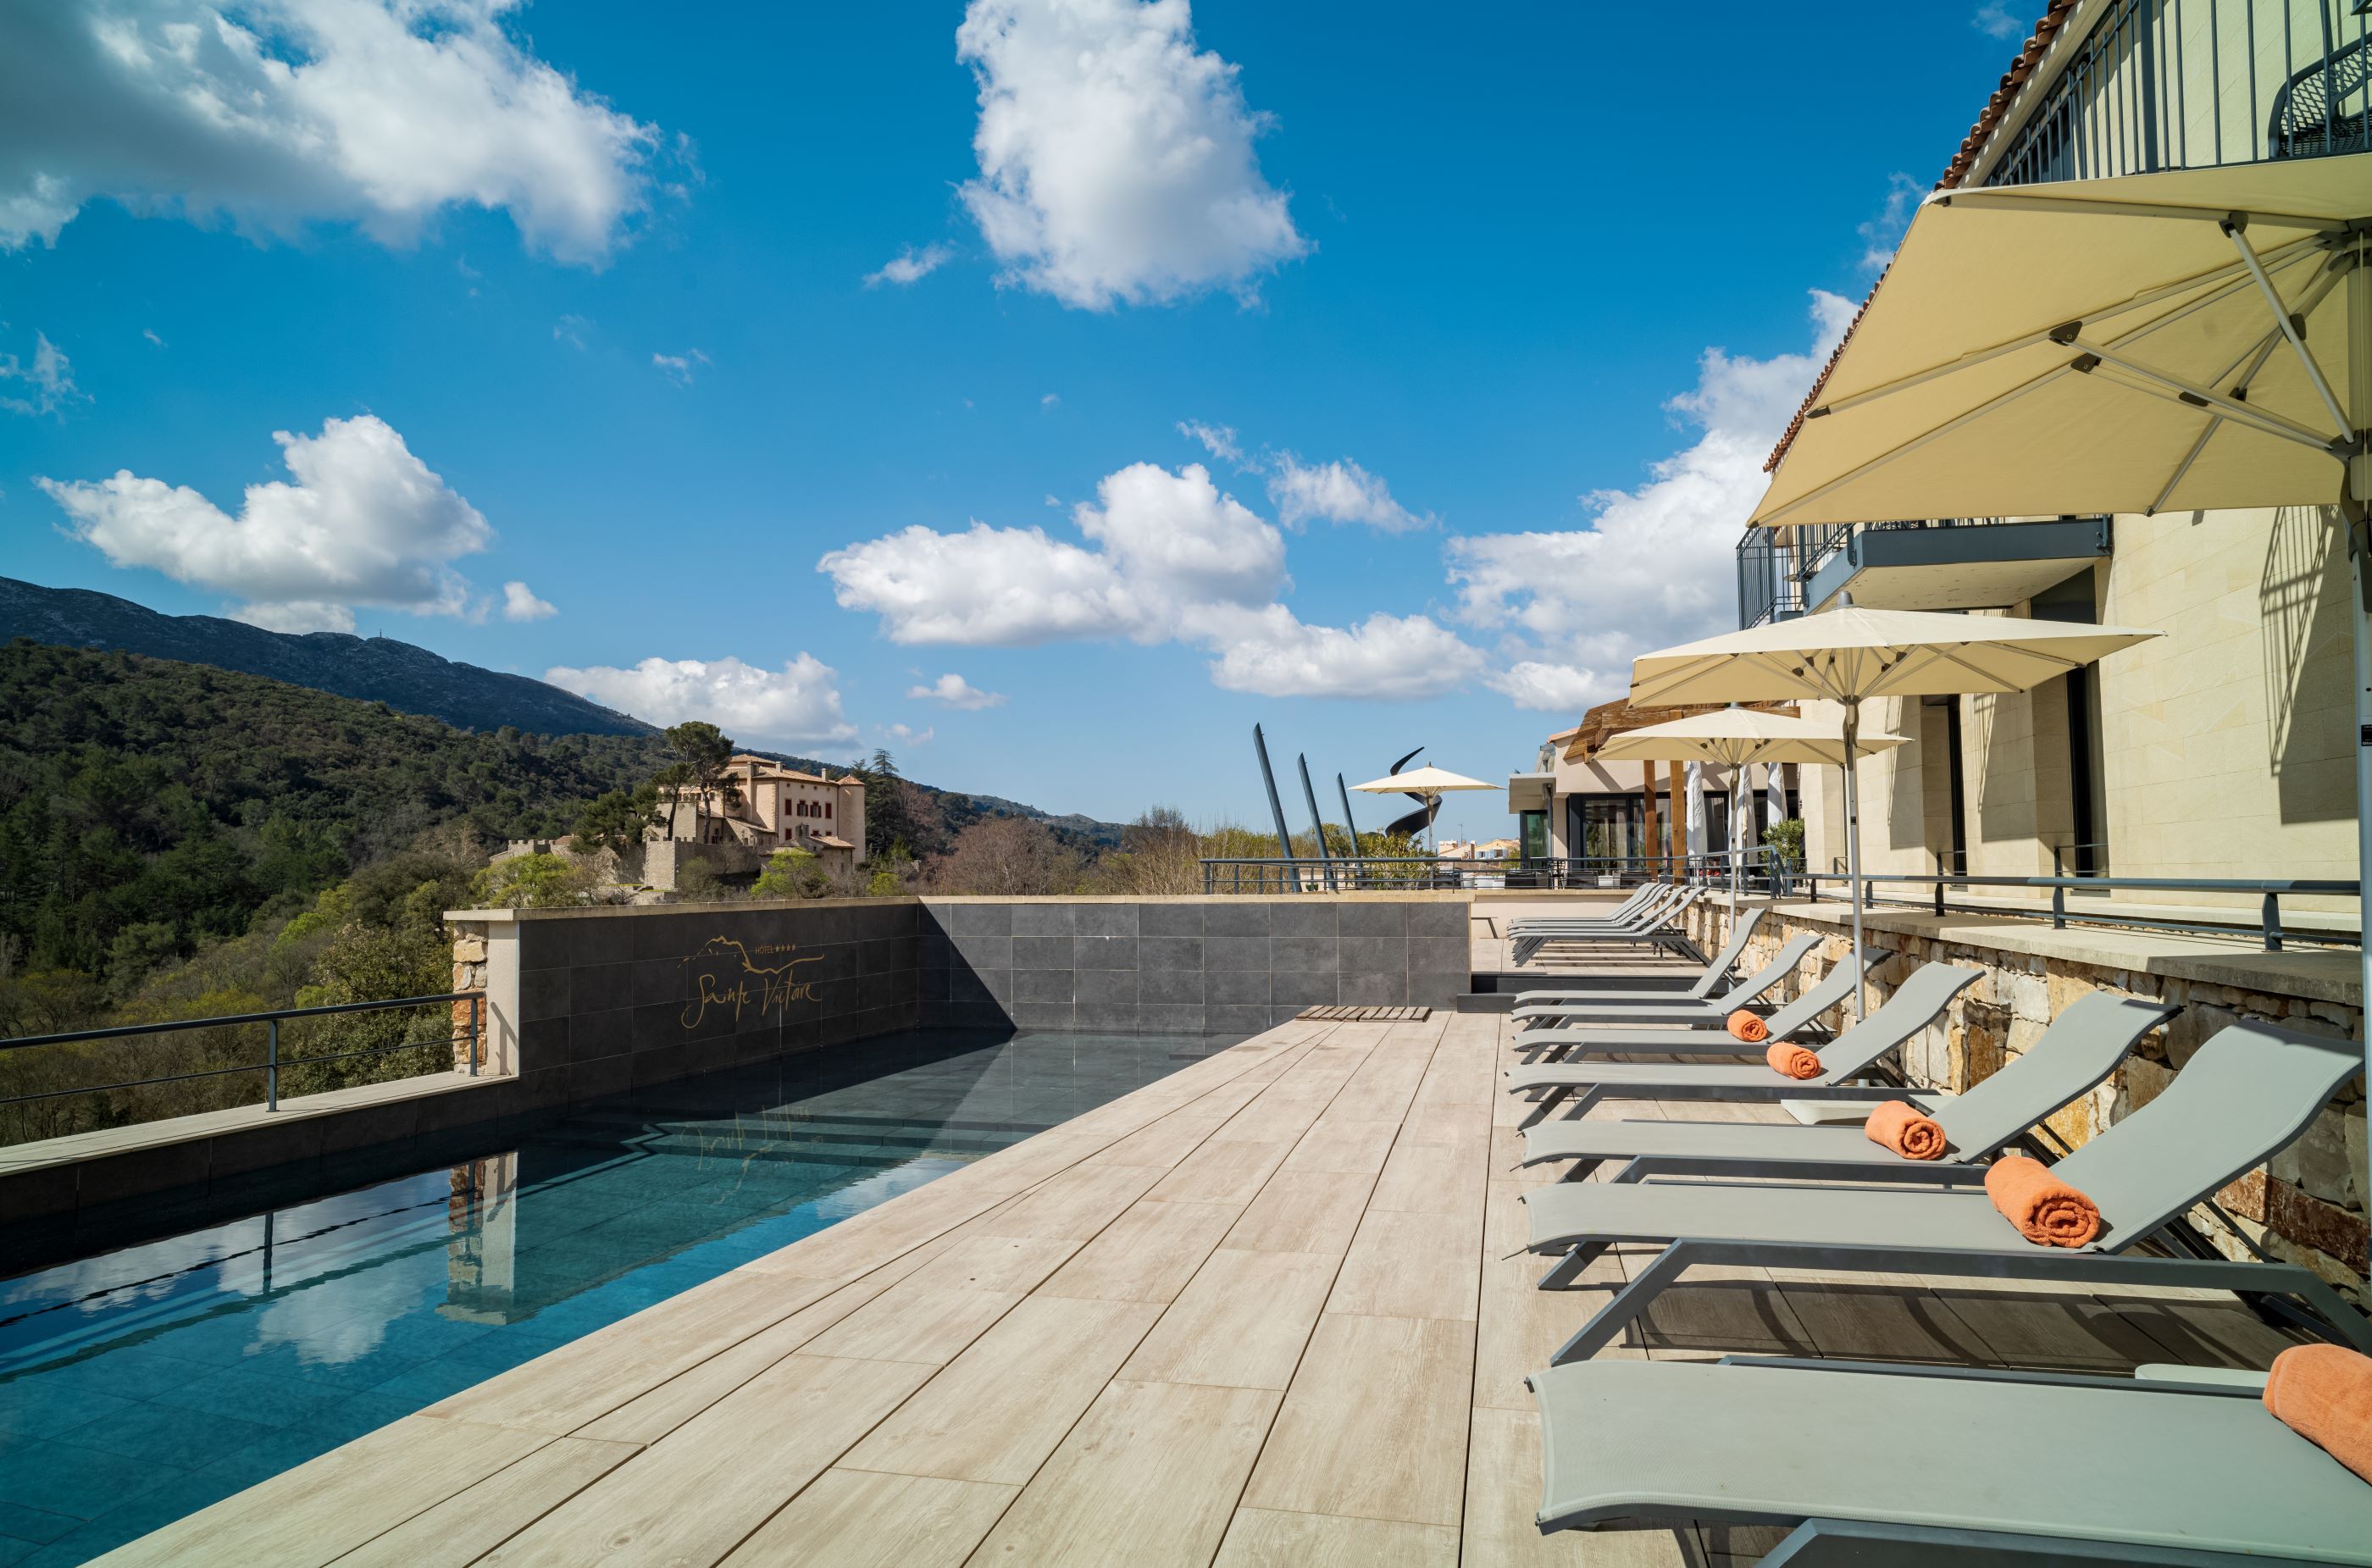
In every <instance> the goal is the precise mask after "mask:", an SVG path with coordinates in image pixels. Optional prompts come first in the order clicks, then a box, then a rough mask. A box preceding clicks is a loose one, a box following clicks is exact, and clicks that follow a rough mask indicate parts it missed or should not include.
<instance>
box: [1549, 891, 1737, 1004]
mask: <svg viewBox="0 0 2372 1568" xmlns="http://www.w3.org/2000/svg"><path fill="white" fill-rule="evenodd" d="M1769 912H1770V906H1769V905H1767V904H1765V905H1761V906H1758V907H1756V908H1753V909H1748V910H1741V911H1740V912H1738V918H1737V919H1736V920H1733V921H1732V922H1730V926H1729V939H1728V940H1727V941H1726V942H1724V943H1723V944H1722V945H1721V951H1720V952H1718V953H1716V954H1715V955H1714V958H1713V962H1711V963H1709V964H1707V965H1705V967H1704V972H1703V973H1702V974H1700V975H1698V976H1697V978H1696V981H1695V982H1694V983H1692V984H1691V985H1690V986H1689V987H1688V988H1687V989H1686V990H1684V991H1519V992H1517V993H1516V1006H1515V1015H1516V1016H1517V1017H1518V1018H1521V1017H1525V1016H1529V1015H1534V1014H1538V1013H1541V1012H1542V1011H1545V1012H1547V1013H1551V1014H1553V1013H1560V1012H1563V1011H1564V1007H1563V1006H1562V1004H1565V1003H1571V1004H1574V1005H1577V1006H1586V1007H1596V1006H1601V1005H1621V1004H1623V1003H1626V1002H1641V1003H1661V1004H1663V1005H1668V1006H1681V1005H1688V1004H1690V1003H1693V1002H1703V1001H1704V1000H1705V999H1706V998H1708V997H1710V996H1712V995H1713V993H1714V992H1715V989H1716V988H1718V987H1720V986H1723V985H1727V984H1728V983H1729V978H1730V975H1731V973H1732V972H1733V971H1734V970H1736V969H1737V968H1738V960H1739V959H1740V958H1744V957H1745V956H1746V945H1747V943H1748V942H1750V941H1751V940H1752V939H1753V936H1754V928H1755V927H1756V926H1758V925H1760V924H1762V917H1763V916H1764V915H1765V914H1767V913H1769Z"/></svg>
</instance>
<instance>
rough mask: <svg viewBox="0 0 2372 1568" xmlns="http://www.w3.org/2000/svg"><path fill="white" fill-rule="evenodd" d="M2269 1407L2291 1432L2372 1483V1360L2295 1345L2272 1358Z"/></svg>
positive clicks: (2336, 1348)
mask: <svg viewBox="0 0 2372 1568" xmlns="http://www.w3.org/2000/svg"><path fill="white" fill-rule="evenodd" d="M2265 1408H2266V1409H2267V1410H2269V1411H2273V1414H2274V1415H2275V1416H2276V1417H2278V1418H2280V1420H2281V1423H2282V1424H2283V1425H2285V1426H2286V1427H2288V1428H2289V1429H2290V1430H2291V1431H2292V1432H2295V1433H2296V1434H2298V1435H2299V1436H2301V1437H2303V1438H2305V1439H2306V1440H2307V1441H2308V1442H2309V1443H2311V1444H2313V1445H2314V1446H2316V1447H2318V1448H2320V1449H2321V1450H2322V1451H2323V1452H2324V1453H2326V1454H2328V1455H2330V1456H2331V1458H2334V1459H2337V1460H2338V1461H2339V1462H2340V1463H2341V1464H2343V1465H2345V1466H2346V1467H2347V1468H2348V1469H2351V1470H2354V1471H2355V1473H2356V1474H2357V1475H2359V1476H2361V1477H2363V1478H2364V1479H2365V1480H2366V1481H2372V1356H2362V1355H2358V1354H2356V1353H2355V1352H2354V1351H2352V1350H2349V1349H2347V1348H2346V1347H2345V1346H2344V1345H2292V1346H2291V1347H2290V1348H2289V1349H2287V1350H2285V1351H2284V1352H2282V1353H2281V1354H2279V1355H2277V1356H2275V1357H2273V1373H2272V1375H2271V1376H2267V1377H2266V1379H2265Z"/></svg>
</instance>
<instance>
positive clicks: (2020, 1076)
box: [1523, 991, 2181, 1183]
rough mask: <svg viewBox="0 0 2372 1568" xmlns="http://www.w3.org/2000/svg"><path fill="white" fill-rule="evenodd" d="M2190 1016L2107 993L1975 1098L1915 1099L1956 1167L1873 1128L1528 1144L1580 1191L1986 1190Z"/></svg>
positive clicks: (1553, 1132) (1558, 1137)
mask: <svg viewBox="0 0 2372 1568" xmlns="http://www.w3.org/2000/svg"><path fill="white" fill-rule="evenodd" d="M2180 1011H2181V1009H2180V1007H2179V1006H2177V1005H2171V1004H2169V1003H2164V1002H2145V1001H2143V1000H2142V999H2141V998H2139V997H2137V996H2116V995H2112V994H2110V993H2108V992H2105V991H2095V992H2092V993H2089V994H2088V995H2085V996H2079V997H2077V998H2076V1000H2075V1001H2074V1002H2072V1003H2070V1004H2068V1005H2067V1006H2066V1007H2065V1008H2064V1010H2063V1011H2062V1012H2061V1013H2060V1015H2059V1016H2058V1017H2056V1018H2054V1019H2052V1022H2051V1027H2050V1028H2047V1029H2045V1030H2043V1032H2042V1038H2041V1039H2040V1040H2036V1041H2035V1042H2034V1044H2033V1046H2032V1047H2030V1048H2029V1050H2028V1051H2027V1052H2026V1053H2025V1054H2024V1055H2022V1056H2020V1057H2019V1058H2017V1061H2015V1062H2012V1063H2009V1064H2008V1065H2007V1066H2005V1067H2004V1068H2002V1069H2001V1070H2000V1071H1999V1072H1997V1073H1995V1074H1994V1075H1993V1076H1992V1077H1990V1078H1987V1079H1986V1080H1985V1081H1984V1082H1983V1083H1982V1084H1979V1085H1978V1086H1976V1087H1974V1088H1972V1089H1971V1090H1970V1091H1969V1092H1968V1093H1966V1094H1963V1095H1950V1094H1942V1093H1937V1092H1932V1091H1920V1090H1911V1089H1904V1090H1901V1091H1898V1093H1897V1094H1896V1096H1895V1098H1900V1099H1905V1100H1909V1101H1910V1102H1911V1103H1912V1104H1913V1105H1915V1106H1917V1107H1918V1108H1919V1109H1921V1110H1922V1111H1924V1112H1925V1113H1926V1114H1927V1115H1928V1116H1931V1117H1933V1118H1934V1119H1935V1121H1936V1124H1937V1125H1938V1126H1940V1127H1942V1128H1943V1130H1944V1148H1945V1154H1944V1157H1942V1158H1940V1159H1933V1160H1914V1159H1906V1158H1904V1157H1903V1156H1901V1155H1898V1154H1896V1153H1895V1152H1894V1151H1893V1150H1891V1149H1889V1148H1888V1147H1887V1146H1886V1145H1884V1144H1877V1143H1872V1142H1871V1141H1870V1140H1869V1138H1868V1137H1867V1136H1866V1135H1865V1134H1864V1133H1863V1132H1862V1130H1861V1128H1860V1127H1858V1126H1855V1125H1846V1124H1840V1123H1835V1122H1831V1123H1827V1124H1824V1125H1820V1126H1811V1127H1807V1126H1804V1125H1802V1124H1801V1123H1798V1122H1795V1121H1777V1122H1757V1121H1551V1122H1548V1123H1545V1124H1544V1125H1541V1126H1539V1127H1535V1128H1533V1129H1531V1131H1529V1132H1526V1133H1525V1134H1524V1158H1523V1163H1524V1164H1525V1165H1545V1164H1550V1163H1552V1162H1559V1161H1569V1162H1571V1168H1570V1169H1569V1170H1567V1171H1566V1172H1565V1175H1564V1179H1565V1180H1567V1181H1579V1180H1581V1179H1584V1178H1586V1177H1587V1176H1588V1175H1589V1174H1590V1173H1591V1172H1592V1171H1594V1170H1596V1169H1597V1168H1598V1167H1599V1166H1600V1165H1602V1164H1604V1163H1605V1162H1606V1161H1608V1160H1622V1161H1626V1162H1628V1163H1626V1164H1625V1165H1624V1166H1623V1167H1622V1169H1621V1170H1620V1171H1617V1172H1616V1173H1615V1174H1614V1175H1613V1177H1612V1178H1611V1179H1612V1180H1614V1181H1617V1182H1631V1181H1639V1180H1643V1179H1645V1178H1647V1177H1649V1176H1750V1177H1752V1176H1763V1177H1780V1178H1785V1179H1787V1180H1790V1181H1797V1180H1820V1181H1829V1180H1843V1181H1901V1180H1916V1181H1938V1182H1945V1183H1952V1182H1959V1183H1971V1182H1982V1180H1983V1179H1984V1173H1985V1167H1983V1166H1982V1164H1978V1163H1975V1162H1977V1161H1981V1160H1982V1159H1984V1158H1985V1157H1986V1156H1990V1155H1992V1154H1994V1152H1995V1151H1996V1150H1998V1149H2000V1148H2002V1147H2003V1146H2004V1145H2006V1144H2008V1143H2009V1142H2010V1140H2012V1139H2013V1138H2016V1137H2017V1136H2018V1135H2019V1134H2020V1133H2022V1132H2025V1131H2026V1130H2027V1129H2028V1128H2029V1127H2031V1126H2033V1125H2034V1124H2035V1123H2036V1122H2039V1121H2041V1120H2042V1119H2043V1118H2044V1117H2046V1116H2049V1115H2050V1114H2051V1113H2052V1111H2054V1110H2057V1109H2059V1108H2060V1107H2061V1106H2064V1105H2065V1104H2067V1103H2068V1102H2069V1101H2071V1100H2074V1099H2076V1098H2079V1097H2080V1096H2083V1095H2086V1094H2089V1093H2090V1092H2091V1091H2092V1089H2093V1088H2094V1087H2095V1086H2098V1085H2099V1083H2100V1082H2101V1081H2102V1080H2103V1079H2105V1078H2106V1077H2108V1075H2109V1074H2111V1073H2113V1072H2115V1071H2116V1070H2117V1063H2120V1062H2122V1061H2123V1060H2124V1059H2125V1057H2126V1055H2127V1053H2129V1052H2130V1051H2132V1050H2133V1048H2134V1046H2135V1045H2137V1044H2139V1043H2140V1042H2141V1039H2142V1037H2143V1036H2144V1035H2146V1034H2148V1033H2149V1032H2150V1031H2151V1030H2152V1029H2154V1028H2157V1027H2158V1026H2159V1025H2160V1024H2162V1023H2164V1022H2166V1020H2167V1019H2168V1018H2169V1017H2171V1016H2174V1015H2175V1014H2176V1013H2178V1012H2180Z"/></svg>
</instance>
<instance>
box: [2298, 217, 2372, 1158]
mask: <svg viewBox="0 0 2372 1568" xmlns="http://www.w3.org/2000/svg"><path fill="white" fill-rule="evenodd" d="M2356 247H2357V249H2356V257H2355V271H2354V272H2352V273H2349V274H2348V277H2347V327H2348V342H2347V376H2348V380H2347V396H2348V399H2349V401H2351V402H2353V403H2354V405H2355V407H2354V409H2353V411H2352V412H2354V413H2355V424H2357V425H2358V426H2359V428H2358V429H2357V430H2356V431H2355V456H2354V457H2353V458H2352V459H2349V461H2348V464H2347V470H2346V471H2347V479H2346V482H2345V483H2344V484H2343V486H2342V487H2341V489H2340V493H2339V494H2340V503H2339V520H2340V524H2341V526H2342V527H2343V528H2346V529H2347V530H2348V534H2349V539H2348V543H2349V545H2350V546H2351V548H2350V549H2349V551H2348V552H2347V553H2348V562H2349V564H2350V566H2351V568H2352V572H2351V575H2352V576H2353V578H2354V581H2353V582H2352V583H2351V584H2350V585H2349V586H2350V587H2353V588H2355V876H2356V879H2357V881H2356V899H2355V909H2356V914H2355V946H2356V948H2357V951H2358V958H2357V963H2358V966H2359V967H2358V969H2357V970H2356V977H2357V980H2358V982H2359V983H2360V984H2361V986H2362V990H2361V991H2360V992H2359V993H2358V995H2357V1002H2356V1005H2357V1007H2358V1010H2359V1011H2361V1010H2363V1009H2366V1008H2372V932H2367V931H2366V929H2365V926H2366V920H2365V918H2364V897H2363V892H2364V884H2365V883H2366V882H2367V881H2372V581H2367V580H2366V573H2367V572H2368V571H2372V561H2367V560H2366V550H2372V532H2367V529H2366V501H2367V500H2372V447H2367V446H2366V436H2367V434H2372V433H2367V432H2366V431H2365V430H2364V429H2362V428H2360V427H2361V426H2363V425H2366V424H2372V417H2367V413H2372V272H2367V270H2366V264H2367V263H2372V256H2367V255H2366V254H2365V253H2364V246H2363V239H2362V238H2361V236H2359V237H2358V238H2357V241H2356ZM2309 363H2311V361H2309ZM2366 1016H2367V1017H2372V1014H2366ZM2364 1094H2365V1098H2366V1099H2367V1100H2372V1023H2367V1024H2366V1026H2365V1027H2364ZM2364 1191H2365V1192H2366V1194H2367V1195H2372V1160H2367V1161H2366V1170H2365V1187H2364Z"/></svg>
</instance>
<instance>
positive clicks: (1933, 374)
mask: <svg viewBox="0 0 2372 1568" xmlns="http://www.w3.org/2000/svg"><path fill="white" fill-rule="evenodd" d="M2301 247H2303V250H2320V239H2318V238H2308V239H2294V242H2291V244H2285V247H2277V250H2273V251H2265V254H2268V259H2273V261H2274V266H2289V263H2291V261H2296V251H2298V250H2301ZM2241 277H2244V268H2241V263H2239V261H2220V263H2215V266H2211V268H2208V271H2203V273H2192V275H2190V277H2180V280H2175V283H2168V285H2158V287H2157V289H2145V292H2140V294H2130V296H2125V299H2121V301H2118V304H2113V306H2101V308H2097V311H2083V313H2078V316H2076V318H2073V320H2087V322H2106V320H2116V318H2118V316H2128V313H2133V311H2140V308H2145V306H2154V304H2158V301H2161V299H2168V296H2173V294H2182V292H2187V289H2196V287H2202V285H2215V292H2208V294H2206V296H2203V299H2196V301H2192V304H2187V306H2182V308H2180V311H2178V316H2182V313H2190V311H2194V308H2199V306H2203V304H2213V301H2215V299H2223V296H2225V292H2229V287H2232V285H2235V283H2239V280H2241ZM2178 316H2168V318H2163V320H2175V318H2178ZM2154 325H2158V322H2151V325H2145V328H2137V330H2134V337H2140V334H2145V332H2149V330H2151V328H2154ZM2054 330H2056V328H2045V330H2040V332H2028V334H2023V337H2014V339H2009V342H2002V344H1993V346H1990V349H1971V351H1969V354H1964V355H1959V358H1955V361H1952V363H1949V366H1933V367H1928V370H1919V372H1912V375H1905V377H1900V379H1893V382H1886V384H1883V387H1866V389H1862V391H1853V394H1848V396H1841V399H1833V401H1829V403H1821V408H1827V411H1829V412H1843V411H1848V408H1860V406H1862V403H1871V401H1877V399H1883V396H1893V394H1898V391H1910V389H1914V387H1924V384H1926V382H1933V379H1938V377H1945V375H1952V372H1957V370H1973V367H1976V366H1983V363H1990V361H1997V358H2002V355H2005V354H2017V351H2018V349H2033V346H2035V344H2042V342H2050V337H2052V332H2054Z"/></svg>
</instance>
